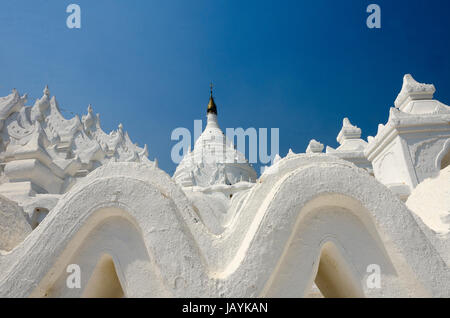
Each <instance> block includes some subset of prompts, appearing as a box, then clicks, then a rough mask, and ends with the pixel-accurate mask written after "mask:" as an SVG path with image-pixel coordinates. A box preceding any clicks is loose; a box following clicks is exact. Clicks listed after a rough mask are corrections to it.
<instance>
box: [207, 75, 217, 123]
mask: <svg viewBox="0 0 450 318" xmlns="http://www.w3.org/2000/svg"><path fill="white" fill-rule="evenodd" d="M213 87H214V86H213V83H212V82H211V84H209V89H210V96H209V103H208V110H207V112H206V113H207V114H209V113H213V114H216V115H217V107H216V103H215V102H214V98H213Z"/></svg>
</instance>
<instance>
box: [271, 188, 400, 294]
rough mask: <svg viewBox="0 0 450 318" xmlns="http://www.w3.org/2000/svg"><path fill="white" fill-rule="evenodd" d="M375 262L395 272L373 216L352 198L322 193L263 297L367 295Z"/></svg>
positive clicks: (306, 209) (306, 211)
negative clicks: (367, 282)
mask: <svg viewBox="0 0 450 318" xmlns="http://www.w3.org/2000/svg"><path fill="white" fill-rule="evenodd" d="M370 264H378V265H379V266H380V267H381V268H383V269H384V271H383V273H385V274H386V275H390V274H395V268H394V267H393V265H392V263H391V261H390V258H389V256H388V254H387V251H386V250H385V249H384V247H383V244H382V241H381V237H380V236H379V233H378V232H377V230H376V227H375V224H374V222H373V219H372V216H371V214H370V213H369V212H368V211H367V210H366V209H365V208H364V206H362V204H361V202H359V201H358V200H356V199H354V198H352V197H349V196H346V195H342V194H338V193H328V194H322V195H319V196H316V197H315V198H314V199H312V200H311V201H309V202H308V203H307V204H306V205H305V206H303V208H302V211H301V212H300V213H299V218H298V219H297V221H296V225H295V227H294V229H293V232H292V234H291V235H290V239H289V241H288V243H287V245H286V246H285V249H284V252H283V255H282V256H281V257H280V260H279V263H278V265H277V267H276V268H275V271H274V273H273V274H272V276H271V278H270V280H269V282H268V284H267V286H266V288H265V291H264V295H265V296H268V297H321V296H323V297H332V298H341V297H358V298H362V297H366V296H367V294H366V293H367V292H369V291H368V290H367V289H366V288H365V287H364V282H365V277H366V275H367V272H366V270H367V266H368V265H370ZM299 269H303V270H299ZM306 269H308V270H306ZM314 283H315V285H314ZM370 292H372V291H370ZM373 292H375V291H373Z"/></svg>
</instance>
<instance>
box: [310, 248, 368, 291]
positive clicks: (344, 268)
mask: <svg viewBox="0 0 450 318" xmlns="http://www.w3.org/2000/svg"><path fill="white" fill-rule="evenodd" d="M315 284H316V286H317V287H318V289H319V291H320V293H321V294H322V295H323V296H324V297H330V298H355V297H358V298H361V297H364V292H363V290H362V289H361V286H360V284H359V283H358V281H357V280H356V279H355V277H354V275H352V272H351V269H350V267H349V265H348V264H347V262H346V261H345V259H344V257H342V254H341V253H340V252H339V250H338V248H337V247H336V246H335V245H334V244H333V243H332V242H327V243H325V244H324V245H323V248H322V253H321V255H320V261H319V268H318V270H317V275H316V278H315Z"/></svg>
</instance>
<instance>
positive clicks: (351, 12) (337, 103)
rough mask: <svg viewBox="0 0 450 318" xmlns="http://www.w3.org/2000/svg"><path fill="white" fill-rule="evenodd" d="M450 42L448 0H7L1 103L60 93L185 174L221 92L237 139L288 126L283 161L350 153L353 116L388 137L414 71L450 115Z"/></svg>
mask: <svg viewBox="0 0 450 318" xmlns="http://www.w3.org/2000/svg"><path fill="white" fill-rule="evenodd" d="M70 3H76V4H79V5H80V6H81V9H82V28H81V29H80V30H70V29H68V28H67V27H66V18H67V15H68V14H67V13H66V12H65V9H66V7H67V5H68V4H70ZM370 3H377V4H379V5H380V6H381V10H382V28H381V29H380V30H371V29H368V28H367V27H366V23H365V21H366V18H367V16H368V14H367V13H366V7H367V5H369V4H370ZM449 39H450V1H448V0H440V1H439V0H428V1H424V0H422V1H415V0H395V1H393V0H386V1H384V0H383V1H381V0H373V1H360V0H343V1H334V0H333V1H331V0H330V1H323V0H316V1H299V0H295V1H275V0H273V1H263V0H258V1H250V0H245V1H237V0H209V1H206V0H194V1H187V0H179V1H171V0H167V1H162V0H161V1H149V0H132V1H130V0H95V1H92V0H78V1H77V0H71V1H64V0H28V1H23V0H14V1H12V0H10V1H6V0H1V1H0V43H1V44H0V95H1V96H5V95H7V94H8V93H9V92H10V90H11V89H12V88H14V87H15V88H17V89H18V90H19V91H20V92H21V93H25V92H28V93H29V95H30V101H29V104H32V103H34V100H35V98H38V97H40V96H42V89H43V87H44V85H45V84H49V86H50V90H51V93H52V95H53V94H54V95H56V97H57V99H58V101H59V102H60V105H61V107H62V108H64V109H67V110H70V111H72V112H73V113H77V114H80V115H81V114H84V113H86V108H87V105H88V104H89V103H91V104H92V105H93V107H94V111H95V112H96V113H100V115H101V120H102V126H103V128H104V130H105V131H107V132H109V131H110V130H111V129H115V128H116V127H117V125H118V124H119V122H122V123H123V125H124V127H125V129H126V130H127V131H128V132H129V134H130V136H131V138H132V140H133V141H135V142H138V143H139V145H143V144H144V143H147V144H148V145H149V152H150V158H151V159H153V158H154V157H157V158H158V160H159V163H160V167H161V168H162V169H164V170H166V171H167V172H168V173H170V174H172V173H173V171H174V169H175V165H174V164H173V163H172V162H171V159H170V150H171V147H172V146H173V145H174V144H175V142H172V141H171V140H170V134H171V132H172V130H173V129H174V128H176V127H186V128H189V129H193V120H194V119H203V118H204V116H205V109H206V105H207V102H208V94H209V83H210V81H214V83H215V86H216V89H215V97H216V103H217V105H218V109H219V120H220V124H221V126H222V127H223V128H225V127H244V128H247V127H256V128H260V127H267V128H271V127H278V128H280V153H281V155H285V154H286V153H287V151H288V149H289V148H292V149H293V150H294V152H303V151H304V150H305V148H306V146H307V144H308V142H309V140H310V139H312V138H315V139H317V140H319V141H321V142H322V143H325V144H326V145H330V146H332V147H336V146H337V142H336V135H337V133H338V132H339V130H340V128H341V124H342V118H343V117H346V116H347V117H350V120H351V121H352V123H353V124H356V125H358V126H359V127H361V128H362V129H363V137H364V138H365V137H367V136H368V135H375V133H376V130H377V126H378V124H379V123H385V122H386V120H387V117H388V113H389V107H390V106H392V105H393V102H394V99H395V97H396V95H397V93H398V91H399V90H400V88H401V84H402V77H403V74H405V73H412V74H413V76H414V77H415V78H416V79H417V80H419V81H422V82H427V83H428V82H432V83H434V84H435V86H436V89H437V94H436V95H435V97H436V98H437V99H439V100H441V101H442V102H444V103H446V104H450V62H449V59H450V40H449ZM65 116H66V117H72V115H71V114H69V113H66V114H65Z"/></svg>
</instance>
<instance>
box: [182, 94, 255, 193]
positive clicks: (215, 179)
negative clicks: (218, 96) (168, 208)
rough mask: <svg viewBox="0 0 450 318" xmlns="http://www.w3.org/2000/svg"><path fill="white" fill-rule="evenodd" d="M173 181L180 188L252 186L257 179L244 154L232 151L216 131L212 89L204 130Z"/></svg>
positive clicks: (215, 109) (215, 111) (227, 141)
mask: <svg viewBox="0 0 450 318" xmlns="http://www.w3.org/2000/svg"><path fill="white" fill-rule="evenodd" d="M173 178H174V180H175V181H176V182H177V183H179V184H181V185H182V186H183V187H193V186H197V187H210V186H214V185H233V184H236V183H239V182H241V181H245V182H255V180H256V178H257V175H256V172H255V170H254V169H253V167H252V166H251V165H250V164H249V163H248V161H247V159H246V158H245V156H244V154H242V153H241V152H239V151H237V150H236V149H235V146H234V144H233V143H232V142H231V141H230V140H228V139H227V138H226V136H225V134H224V133H223V131H222V130H221V129H220V127H219V123H218V121H217V106H216V103H215V102H214V98H213V94H212V86H211V95H210V98H209V103H208V109H207V124H206V127H205V130H204V131H203V133H202V134H201V135H200V137H199V138H198V139H197V141H196V142H195V146H194V150H193V151H189V152H188V153H187V154H186V156H185V157H184V158H183V160H182V161H181V163H180V164H179V165H178V167H177V169H176V171H175V174H174V175H173Z"/></svg>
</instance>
